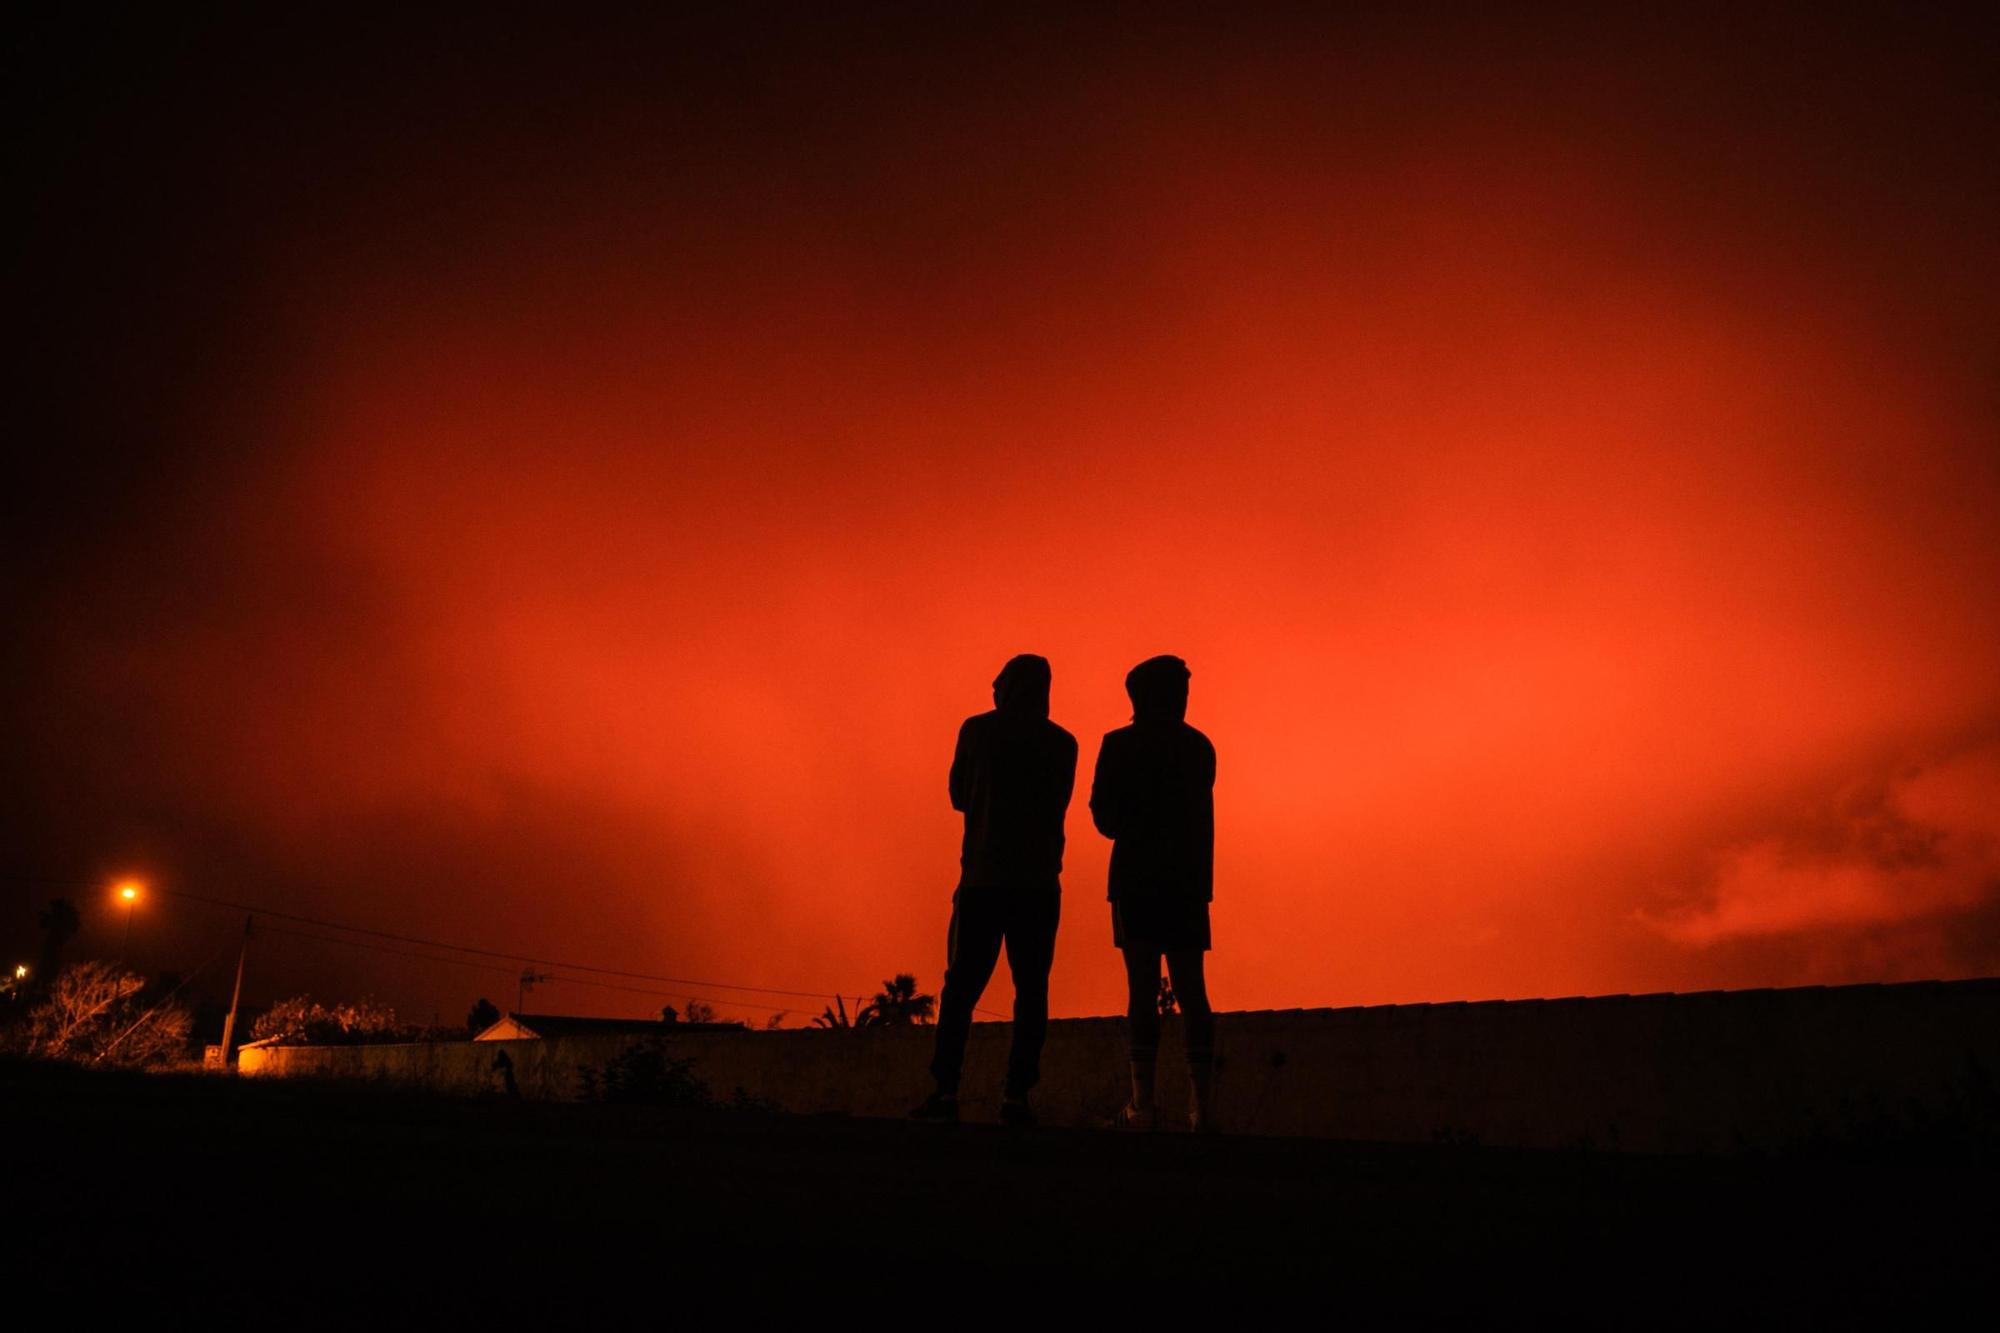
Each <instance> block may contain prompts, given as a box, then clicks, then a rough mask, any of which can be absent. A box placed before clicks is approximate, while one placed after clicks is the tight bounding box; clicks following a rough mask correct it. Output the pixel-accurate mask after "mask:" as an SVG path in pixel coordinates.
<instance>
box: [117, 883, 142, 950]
mask: <svg viewBox="0 0 2000 1333" xmlns="http://www.w3.org/2000/svg"><path fill="white" fill-rule="evenodd" d="M142 887H143V886H142V885H141V884H140V883H139V881H138V880H136V879H128V880H126V881H124V882H123V883H121V884H120V885H119V886H118V896H119V897H120V898H123V899H124V900H125V935H124V938H123V939H121V940H120V941H119V942H118V965H119V966H120V967H123V966H125V955H126V953H127V951H128V950H130V948H131V946H132V909H133V908H134V907H137V906H138V905H139V890H140V888H142Z"/></svg>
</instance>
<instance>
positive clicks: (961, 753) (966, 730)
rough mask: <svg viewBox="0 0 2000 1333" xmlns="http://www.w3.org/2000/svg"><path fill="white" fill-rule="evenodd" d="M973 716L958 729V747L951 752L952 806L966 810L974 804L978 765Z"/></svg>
mask: <svg viewBox="0 0 2000 1333" xmlns="http://www.w3.org/2000/svg"><path fill="white" fill-rule="evenodd" d="M973 720H974V719H972V718H967V719H965V722H964V724H963V725H961V726H960V727H959V729H958V747H957V748H956V749H954V750H953V751H952V754H951V777H950V779H949V784H950V789H951V808H952V809H954V810H964V809H965V808H966V807H967V806H969V805H971V804H972V777H973V770H974V768H975V767H976V766H977V760H976V759H975V757H974V755H973V743H972V723H973Z"/></svg>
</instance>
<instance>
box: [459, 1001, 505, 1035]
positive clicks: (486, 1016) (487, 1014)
mask: <svg viewBox="0 0 2000 1333" xmlns="http://www.w3.org/2000/svg"><path fill="white" fill-rule="evenodd" d="M499 1021H500V1007H499V1006H498V1005H496V1004H494V1003H493V1001H491V1000H489V999H487V998H486V997H485V996H484V995H482V996H480V997H479V1001H478V1003H476V1004H474V1005H473V1006H472V1012H471V1013H469V1014H467V1015H466V1016H465V1033H466V1035H467V1036H469V1037H476V1036H478V1035H479V1034H480V1033H482V1032H484V1031H486V1029H488V1028H490V1027H492V1026H493V1025H494V1024H495V1023H498V1022H499Z"/></svg>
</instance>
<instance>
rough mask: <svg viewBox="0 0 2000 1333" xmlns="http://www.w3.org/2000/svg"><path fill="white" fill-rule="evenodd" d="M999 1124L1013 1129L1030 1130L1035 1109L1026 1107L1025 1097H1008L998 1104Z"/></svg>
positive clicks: (1033, 1120)
mask: <svg viewBox="0 0 2000 1333" xmlns="http://www.w3.org/2000/svg"><path fill="white" fill-rule="evenodd" d="M1000 1123H1001V1124H1003V1125H1011V1126H1013V1127H1014V1128H1015V1129H1032V1128H1034V1125H1035V1108H1034V1107H1032V1106H1030V1105H1028V1099H1027V1098H1026V1097H1009V1098H1008V1099H1007V1100H1006V1101H1004V1102H1001V1103H1000Z"/></svg>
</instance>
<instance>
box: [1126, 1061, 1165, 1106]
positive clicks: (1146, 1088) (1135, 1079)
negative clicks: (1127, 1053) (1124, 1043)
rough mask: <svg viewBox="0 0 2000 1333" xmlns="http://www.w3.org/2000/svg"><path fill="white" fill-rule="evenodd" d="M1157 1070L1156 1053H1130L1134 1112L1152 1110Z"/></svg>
mask: <svg viewBox="0 0 2000 1333" xmlns="http://www.w3.org/2000/svg"><path fill="white" fill-rule="evenodd" d="M1158 1069H1159V1054H1158V1052H1156V1051H1143V1052H1142V1051H1134V1052H1132V1106H1133V1109H1134V1110H1139V1111H1151V1110H1152V1109H1153V1085H1154V1081H1155V1080H1154V1075H1155V1073H1157V1071H1158Z"/></svg>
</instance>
